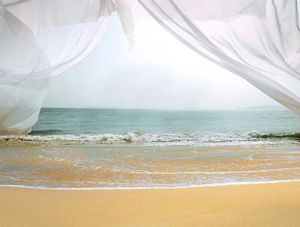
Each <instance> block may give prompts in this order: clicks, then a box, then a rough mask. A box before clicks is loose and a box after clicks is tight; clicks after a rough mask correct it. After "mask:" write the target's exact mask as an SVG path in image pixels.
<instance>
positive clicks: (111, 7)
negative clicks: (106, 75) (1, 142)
mask: <svg viewBox="0 0 300 227" xmlns="http://www.w3.org/2000/svg"><path fill="white" fill-rule="evenodd" d="M113 12H118V13H119V17H120V20H121V22H122V25H123V28H124V32H125V33H126V34H127V37H128V39H129V41H130V42H131V41H132V32H133V31H132V29H131V28H132V27H133V26H132V18H131V16H130V15H131V14H130V11H129V7H128V3H127V0H125V1H124V0H84V1H78V0H43V1H41V0H0V95H1V97H0V105H1V106H0V108H1V109H0V133H1V134H4V133H13V134H17V133H26V132H28V131H30V128H31V127H32V126H33V124H34V123H35V122H36V121H37V116H38V113H39V111H40V107H41V103H42V100H43V99H44V97H45V94H46V91H47V88H48V78H49V77H51V76H55V75H59V74H61V73H63V72H64V71H66V70H67V69H69V68H70V67H72V66H73V65H75V64H76V63H78V62H79V61H81V60H82V59H83V58H84V57H86V56H87V55H88V54H89V53H90V52H91V51H92V50H93V49H94V48H95V47H96V45H97V44H98V43H99V41H100V40H101V38H102V36H103V34H104V32H105V30H106V26H107V24H108V22H109V20H110V16H111V15H112V13H113ZM26 106H27V107H26Z"/></svg>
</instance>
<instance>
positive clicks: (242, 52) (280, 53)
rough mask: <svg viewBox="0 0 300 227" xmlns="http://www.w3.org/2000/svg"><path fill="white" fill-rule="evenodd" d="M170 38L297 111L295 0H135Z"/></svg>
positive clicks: (299, 62) (299, 42) (299, 60)
mask: <svg viewBox="0 0 300 227" xmlns="http://www.w3.org/2000/svg"><path fill="white" fill-rule="evenodd" d="M139 2H140V3H141V4H142V5H143V6H144V8H145V9H146V10H147V11H148V12H149V13H150V14H151V15H152V16H153V17H154V18H155V19H156V20H157V21H158V22H159V23H160V24H161V25H162V26H163V27H165V28H166V29H167V30H168V31H169V32H171V33H172V34H173V35H174V36H175V37H177V38H178V39H179V40H181V41H182V42H183V43H185V44H186V45H187V46H189V47H190V48H192V49H193V50H194V51H196V52H197V53H199V54H200V55H202V56H204V57H205V58H207V59H209V60H211V61H213V62H215V63H217V64H219V65H221V66H223V67H225V68H227V69H228V70H230V71H232V72H234V73H235V74H237V75H239V76H240V77H242V78H244V79H245V80H247V81H248V82H250V83H251V84H253V85H254V86H255V87H257V88H258V89H260V90H261V91H262V92H264V93H265V94H267V95H269V96H270V97H272V98H273V99H275V100H277V101H278V102H279V103H281V104H282V105H284V106H286V107H287V108H289V109H290V110H292V111H294V112H296V113H297V114H300V81H299V80H300V75H299V72H300V32H299V17H298V15H299V14H298V6H299V4H298V2H297V1H296V0H289V1H286V0H243V1H240V0H199V1H193V0H139Z"/></svg>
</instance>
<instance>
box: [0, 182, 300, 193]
mask: <svg viewBox="0 0 300 227" xmlns="http://www.w3.org/2000/svg"><path fill="white" fill-rule="evenodd" d="M287 183H300V179H298V180H273V181H258V182H233V183H218V184H203V185H191V186H158V187H155V186H154V187H151V186H149V187H119V188H117V187H115V188H112V187H90V188H89V187H82V188H79V187H78V188H75V187H70V188H67V187H65V188H63V187H61V188H60V187H43V186H25V185H0V190H1V189H28V190H42V191H122V190H124V191H134V190H176V189H197V188H214V187H230V186H247V185H270V184H287Z"/></svg>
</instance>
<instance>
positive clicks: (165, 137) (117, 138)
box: [0, 131, 300, 146]
mask: <svg viewBox="0 0 300 227" xmlns="http://www.w3.org/2000/svg"><path fill="white" fill-rule="evenodd" d="M39 133H40V135H39V134H38V133H37V132H33V133H32V134H30V135H26V136H0V143H2V144H3V143H6V144H18V143H32V144H43V143H71V144H144V145H155V144H156V145H205V146H207V145H246V144H250V145H251V144H252V145H253V144H258V145H259V144H281V143H287V142H290V143H298V142H299V141H300V134H299V133H259V132H258V131H249V132H246V133H241V134H237V133H215V134H209V133H208V134H203V133H190V134H188V133H177V134H175V133H163V134H147V133H140V132H128V133H120V134H100V135H90V134H81V135H71V134H64V135H60V134H54V135H46V133H43V132H39Z"/></svg>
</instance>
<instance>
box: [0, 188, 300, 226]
mask: <svg viewBox="0 0 300 227" xmlns="http://www.w3.org/2000/svg"><path fill="white" fill-rule="evenodd" d="M0 226H5V227H6V226H8V227H9V226H18V227H19V226H30V227H33V226H264V227H266V226H284V227H286V226H300V183H276V184H261V185H239V186H219V187H203V188H194V189H152V190H150V189H149V190H110V191H52V190H32V189H15V188H2V189H0Z"/></svg>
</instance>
